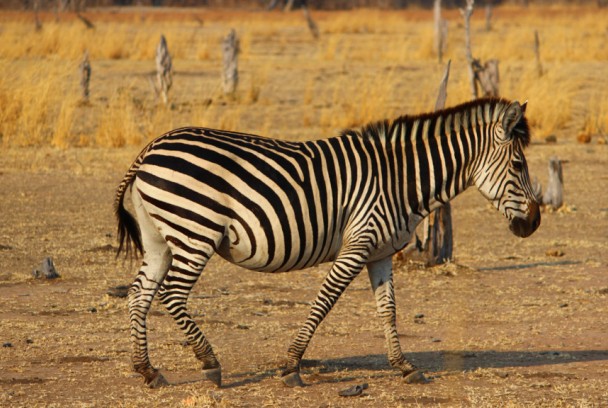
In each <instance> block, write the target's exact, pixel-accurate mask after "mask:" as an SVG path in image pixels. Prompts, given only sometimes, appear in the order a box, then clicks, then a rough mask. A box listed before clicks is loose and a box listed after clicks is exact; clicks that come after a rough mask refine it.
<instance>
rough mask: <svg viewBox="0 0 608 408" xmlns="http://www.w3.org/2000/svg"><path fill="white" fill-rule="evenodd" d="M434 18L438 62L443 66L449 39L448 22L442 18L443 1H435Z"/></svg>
mask: <svg viewBox="0 0 608 408" xmlns="http://www.w3.org/2000/svg"><path fill="white" fill-rule="evenodd" d="M433 18H434V21H435V23H434V31H435V52H437V60H438V61H439V63H440V64H441V63H443V53H444V52H445V48H446V44H447V39H448V22H447V20H445V19H443V18H441V0H435V2H434V3H433Z"/></svg>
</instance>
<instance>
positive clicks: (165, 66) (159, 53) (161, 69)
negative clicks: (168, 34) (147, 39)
mask: <svg viewBox="0 0 608 408" xmlns="http://www.w3.org/2000/svg"><path fill="white" fill-rule="evenodd" d="M156 85H157V86H156V88H155V89H156V93H157V94H160V95H161V96H162V98H163V102H164V103H165V104H166V103H167V101H168V100H169V98H168V95H167V94H168V93H169V89H171V85H173V66H172V62H171V54H169V48H168V46H167V40H166V39H165V36H164V35H162V34H161V36H160V42H159V43H158V46H157V47H156Z"/></svg>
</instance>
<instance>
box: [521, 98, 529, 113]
mask: <svg viewBox="0 0 608 408" xmlns="http://www.w3.org/2000/svg"><path fill="white" fill-rule="evenodd" d="M527 107H528V100H526V101H525V102H524V103H522V104H521V113H522V114H524V115H525V114H526V108H527Z"/></svg>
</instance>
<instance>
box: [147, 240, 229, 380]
mask: <svg viewBox="0 0 608 408" xmlns="http://www.w3.org/2000/svg"><path fill="white" fill-rule="evenodd" d="M174 250H175V249H174ZM204 263H205V262H204V261H201V260H200V259H197V260H189V261H188V262H185V257H184V256H174V258H173V263H172V264H171V267H170V268H169V273H167V277H166V278H165V280H164V282H163V285H162V287H161V289H160V292H159V298H160V301H161V302H162V304H163V305H164V306H165V307H166V309H167V310H168V311H169V314H170V315H171V316H172V317H173V319H174V320H175V322H176V323H177V325H178V326H179V328H180V329H181V330H182V332H184V334H185V335H186V338H187V340H188V344H190V345H191V346H192V348H193V350H194V355H195V356H196V358H197V359H198V360H199V361H201V362H202V365H203V367H202V373H203V377H204V378H205V379H207V380H210V381H212V382H213V383H214V384H215V385H216V386H218V387H221V384H222V369H221V366H220V363H219V361H218V360H217V357H216V356H215V353H214V352H213V348H212V347H211V344H210V343H209V341H207V338H206V337H205V335H204V334H203V332H202V331H201V330H200V329H199V327H198V325H197V324H196V322H194V320H193V319H192V317H191V316H190V314H189V313H188V309H187V301H188V295H189V294H190V291H191V289H192V287H193V286H194V284H195V283H196V281H197V279H198V277H199V276H200V274H201V272H202V270H203V267H204Z"/></svg>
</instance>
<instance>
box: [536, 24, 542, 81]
mask: <svg viewBox="0 0 608 408" xmlns="http://www.w3.org/2000/svg"><path fill="white" fill-rule="evenodd" d="M534 56H535V57H536V72H537V73H538V76H539V77H541V76H543V66H542V64H541V62H540V39H539V38H538V30H534Z"/></svg>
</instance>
